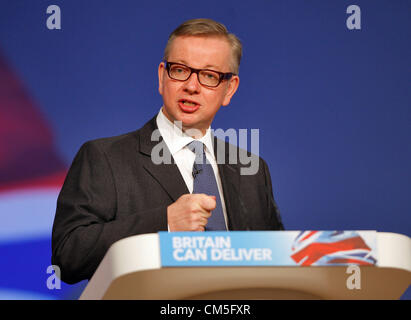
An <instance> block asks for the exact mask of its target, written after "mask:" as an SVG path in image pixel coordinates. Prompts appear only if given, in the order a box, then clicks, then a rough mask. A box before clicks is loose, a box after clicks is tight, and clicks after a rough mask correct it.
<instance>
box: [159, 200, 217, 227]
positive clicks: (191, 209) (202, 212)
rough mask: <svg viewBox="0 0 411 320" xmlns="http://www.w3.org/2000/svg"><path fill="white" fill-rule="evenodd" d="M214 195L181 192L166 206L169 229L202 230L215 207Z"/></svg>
mask: <svg viewBox="0 0 411 320" xmlns="http://www.w3.org/2000/svg"><path fill="white" fill-rule="evenodd" d="M216 205H217V203H216V197H215V196H208V195H206V194H203V193H202V194H183V195H182V196H181V197H180V198H178V199H177V201H176V202H174V203H173V204H171V205H169V206H168V207H167V222H168V227H169V229H170V231H204V228H205V226H206V225H207V221H208V218H210V216H211V211H212V210H214V209H215V207H216Z"/></svg>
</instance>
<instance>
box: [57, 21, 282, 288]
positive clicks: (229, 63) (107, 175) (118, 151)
mask: <svg viewBox="0 0 411 320" xmlns="http://www.w3.org/2000/svg"><path fill="white" fill-rule="evenodd" d="M240 59H241V43H240V41H239V40H238V39H237V38H236V37H235V36H234V35H233V34H229V33H228V32H227V29H226V28H225V27H224V26H223V25H221V24H219V23H217V22H215V21H213V20H209V19H195V20H190V21H187V22H185V23H183V24H182V25H181V26H179V27H178V28H177V29H176V30H175V31H174V32H173V33H172V34H171V35H170V37H169V41H168V43H167V46H166V49H165V54H164V61H162V62H161V63H160V64H159V67H158V78H159V92H160V94H161V95H162V96H163V102H164V104H163V106H162V108H161V110H160V112H159V113H158V115H157V116H155V117H154V118H153V119H152V120H150V121H149V122H148V123H147V124H145V125H144V126H143V127H142V128H141V129H139V130H137V131H134V132H131V133H128V134H125V135H122V136H118V137H112V138H105V139H99V140H95V141H90V142H87V143H85V144H84V145H83V146H82V147H81V148H80V150H79V152H78V154H77V155H76V157H75V159H74V161H73V164H72V166H71V168H70V170H69V173H68V175H67V178H66V180H65V183H64V185H63V188H62V190H61V193H60V195H59V198H58V202H57V212H56V217H55V221H54V226H53V236H52V254H53V256H52V263H53V264H55V265H58V266H59V267H60V269H61V277H62V280H63V281H65V282H67V283H75V282H78V281H80V280H83V279H90V278H91V276H92V275H93V273H94V271H95V270H96V268H97V266H98V264H99V263H100V262H101V260H102V258H103V257H104V255H105V253H106V252H107V250H108V249H109V247H110V246H111V245H112V244H113V243H114V242H116V241H117V240H120V239H122V238H125V237H129V236H133V235H137V234H143V233H152V232H158V231H161V230H164V231H167V230H169V231H171V232H172V231H207V230H281V229H283V226H282V223H281V220H280V216H279V212H278V210H277V208H276V206H275V202H274V200H273V198H272V186H271V178H270V174H269V171H268V168H267V165H266V163H265V162H264V161H263V160H262V159H261V158H256V159H257V161H258V164H259V166H258V171H257V173H255V174H253V175H242V174H241V169H242V166H243V165H241V164H239V163H234V164H231V163H229V161H228V158H229V156H230V154H231V155H232V154H233V152H234V153H236V154H237V155H238V154H241V152H245V151H244V150H240V149H238V148H237V147H235V146H233V145H229V144H228V143H225V142H223V143H216V142H217V139H215V138H214V137H212V135H211V132H210V125H211V123H212V121H213V119H214V116H215V115H216V113H217V111H218V110H219V108H220V107H221V106H226V105H228V104H229V103H230V99H231V98H232V96H233V95H234V93H235V92H236V90H237V88H238V85H239V77H238V68H239V64H240ZM176 128H177V130H176ZM156 133H157V136H159V137H160V139H156V138H155V136H156ZM220 142H221V141H220ZM161 143H162V144H163V146H165V148H163V153H166V154H169V155H170V159H171V163H160V164H158V162H157V161H155V159H154V157H155V156H156V153H155V152H154V150H156V148H157V147H158V146H159V145H160V144H161ZM218 146H220V147H221V146H223V147H224V148H225V150H224V153H223V159H217V157H216V154H218V150H217V148H219V147H218ZM200 160H201V161H200ZM221 160H223V161H221Z"/></svg>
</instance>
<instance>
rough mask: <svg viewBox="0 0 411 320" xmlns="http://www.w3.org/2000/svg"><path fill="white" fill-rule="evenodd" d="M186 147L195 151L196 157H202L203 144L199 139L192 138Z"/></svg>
mask: <svg viewBox="0 0 411 320" xmlns="http://www.w3.org/2000/svg"><path fill="white" fill-rule="evenodd" d="M187 147H188V148H189V149H190V150H191V151H192V152H194V153H195V155H196V157H198V156H201V157H202V156H203V154H204V144H203V143H202V142H201V141H198V140H193V141H191V142H190V143H189V144H188V145H187Z"/></svg>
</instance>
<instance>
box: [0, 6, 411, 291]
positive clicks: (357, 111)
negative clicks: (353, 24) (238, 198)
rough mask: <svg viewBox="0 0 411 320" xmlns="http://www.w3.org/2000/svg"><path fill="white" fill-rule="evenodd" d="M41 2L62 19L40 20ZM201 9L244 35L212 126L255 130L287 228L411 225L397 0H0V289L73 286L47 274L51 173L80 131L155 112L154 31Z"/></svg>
mask: <svg viewBox="0 0 411 320" xmlns="http://www.w3.org/2000/svg"><path fill="white" fill-rule="evenodd" d="M52 4H55V5H58V6H59V7H60V9H61V30H49V29H47V27H46V20H47V17H48V16H49V15H47V13H46V10H47V7H48V6H49V5H52ZM351 4H356V5H358V6H359V7H360V8H361V30H349V29H348V28H347V26H346V20H347V18H348V16H349V15H348V14H347V13H346V9H347V7H348V6H349V5H351ZM199 17H209V18H212V19H215V20H217V21H220V22H222V23H224V24H225V25H226V26H227V27H228V29H229V30H230V31H231V32H233V33H235V34H236V35H237V36H238V37H239V38H240V39H241V40H242V42H243V45H244V51H243V54H244V56H243V60H242V63H241V67H240V79H241V82H240V87H239V91H238V92H237V93H236V95H235V96H234V98H233V99H232V102H231V104H230V105H229V106H228V107H226V108H222V109H221V110H220V111H219V113H218V114H217V117H216V119H215V121H214V124H213V127H214V128H223V129H228V128H235V129H240V128H248V129H252V128H257V129H259V130H260V155H261V156H262V157H263V158H264V159H265V160H266V161H267V163H268V165H269V168H270V171H271V176H272V181H273V187H274V196H275V198H276V200H277V203H278V205H279V208H280V210H281V213H282V217H283V222H284V224H285V227H286V229H288V230H302V229H322V230H328V229H357V230H377V231H385V232H397V233H402V234H406V235H408V236H411V215H410V213H411V201H410V189H411V188H410V187H411V144H410V138H411V90H410V84H411V81H410V80H411V79H410V78H411V77H410V75H411V73H410V66H411V44H410V39H411V2H410V1H407V0H403V1H402V0H396V1H389V0H384V1H379V0H372V1H363V0H356V1H355V2H354V3H353V2H352V1H345V0H338V1H326V0H321V1H319V0H312V1H303V0H300V1H297V0H280V1H253V2H251V1H238V0H236V1H215V0H210V1H201V2H194V1H185V0H184V1H181V0H179V1H173V2H171V1H147V2H143V1H131V0H129V1H126V0H121V1H114V0H113V1H104V2H102V1H97V0H88V1H80V0H71V1H52V2H51V1H43V0H36V1H31V0H19V1H13V0H1V2H0V59H1V60H0V117H2V118H3V119H0V125H1V126H2V127H3V128H2V129H1V128H0V157H3V161H2V160H1V158H0V214H1V218H2V225H1V226H0V260H1V264H0V298H9V299H13V298H45V299H53V298H66V299H70V298H77V297H78V295H79V293H80V292H81V290H82V288H83V287H84V285H85V283H84V282H83V283H80V284H79V285H75V286H68V285H65V284H63V287H62V289H61V290H49V289H48V288H47V287H46V280H47V277H48V276H49V274H47V273H46V270H47V267H48V266H49V265H50V264H51V262H50V254H51V253H50V251H51V250H50V235H51V226H52V223H53V218H54V210H55V203H56V197H57V194H58V190H59V188H60V185H61V179H62V177H64V173H65V170H67V168H68V166H69V165H70V163H71V161H72V159H73V157H74V155H75V153H76V152H77V150H78V149H79V147H80V146H81V144H83V143H84V142H85V141H87V140H90V139H95V138H100V137H107V136H112V135H118V134H121V133H124V132H128V131H133V130H135V129H137V128H139V127H141V126H142V125H143V124H144V123H145V122H146V121H147V120H149V119H150V118H151V117H152V116H153V115H154V114H155V113H157V112H158V110H159V108H160V107H161V104H162V100H161V96H160V95H159V94H158V81H157V67H158V64H159V62H160V60H161V58H162V54H163V50H164V47H165V44H166V41H167V38H168V35H169V33H170V32H171V31H172V30H174V29H175V28H176V27H177V26H178V25H179V24H180V23H181V22H183V21H185V20H187V19H191V18H199ZM1 87H3V88H2V89H1ZM15 92H19V94H18V95H16V94H15ZM16 96H18V99H17V98H16ZM17 100H18V102H16V101H17ZM33 123H35V124H36V125H33ZM15 132H18V136H19V137H20V138H19V139H17V138H15V137H16V134H15ZM39 132H42V134H40V133H39ZM1 140H2V141H1ZM34 145H36V146H39V147H36V148H34V147H33V146H34ZM40 146H41V147H40ZM2 148H3V149H2ZM39 150H47V152H44V151H41V152H40V151H39ZM45 154H47V157H45ZM45 159H46V160H47V161H49V162H47V161H45ZM44 163H49V164H48V165H47V166H46V167H45V166H44ZM410 291H411V290H408V292H407V293H406V294H405V295H404V296H403V298H404V299H405V298H407V299H410V298H411V292H410Z"/></svg>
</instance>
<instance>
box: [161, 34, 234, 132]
mask: <svg viewBox="0 0 411 320" xmlns="http://www.w3.org/2000/svg"><path fill="white" fill-rule="evenodd" d="M231 59H232V58H231V48H230V45H229V43H228V42H227V41H226V40H225V39H224V38H219V37H196V36H184V37H177V38H175V39H174V41H173V42H172V44H171V50H170V54H169V57H168V61H169V62H176V63H181V64H185V65H186V66H189V67H192V68H196V69H211V70H215V71H219V72H224V73H227V72H232V71H233V70H230V68H229V66H230V62H231ZM158 78H159V92H160V94H161V95H162V96H163V102H164V108H163V111H164V114H165V116H166V117H167V118H168V119H169V120H170V121H171V122H174V121H181V122H182V123H183V129H184V130H187V129H191V128H194V129H198V130H201V132H202V134H204V133H205V131H206V130H207V128H208V127H209V126H210V125H211V122H212V121H213V119H214V116H215V114H216V113H217V111H218V109H219V108H220V107H221V106H222V105H223V106H226V105H228V104H229V103H230V100H231V97H232V96H233V95H234V93H235V91H236V90H237V88H238V84H239V78H238V76H233V77H232V78H231V79H230V80H223V81H222V82H221V83H220V84H219V86H218V87H215V88H210V87H205V86H203V85H201V84H200V83H199V82H198V78H197V74H195V73H193V74H192V75H191V76H190V78H189V79H188V80H186V81H178V80H173V79H171V78H170V77H169V76H168V74H167V70H166V69H165V66H164V63H163V62H162V63H160V65H159V67H158ZM193 103H194V105H193Z"/></svg>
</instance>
